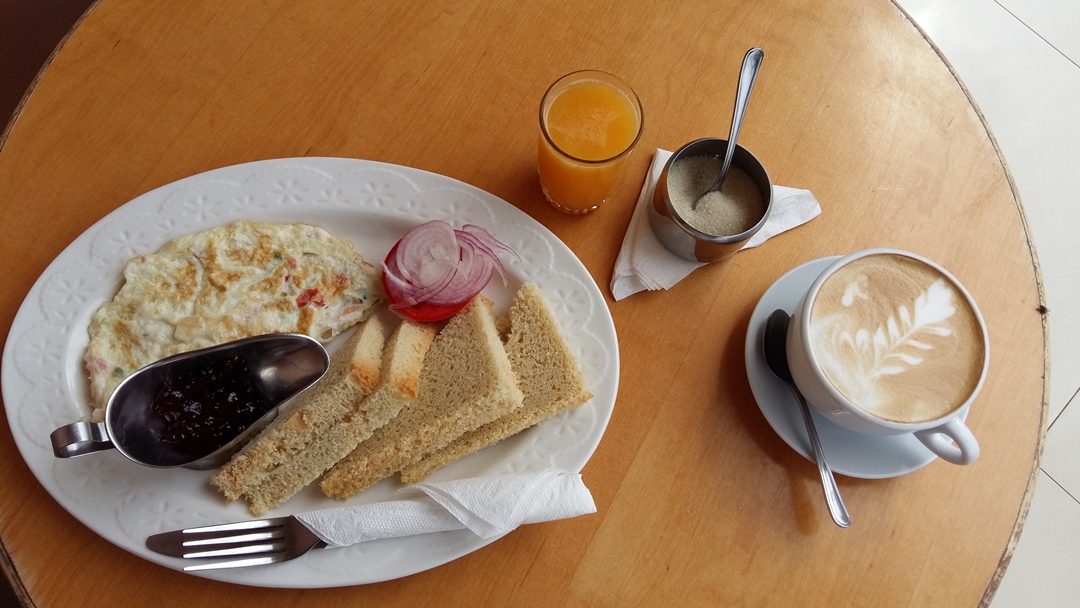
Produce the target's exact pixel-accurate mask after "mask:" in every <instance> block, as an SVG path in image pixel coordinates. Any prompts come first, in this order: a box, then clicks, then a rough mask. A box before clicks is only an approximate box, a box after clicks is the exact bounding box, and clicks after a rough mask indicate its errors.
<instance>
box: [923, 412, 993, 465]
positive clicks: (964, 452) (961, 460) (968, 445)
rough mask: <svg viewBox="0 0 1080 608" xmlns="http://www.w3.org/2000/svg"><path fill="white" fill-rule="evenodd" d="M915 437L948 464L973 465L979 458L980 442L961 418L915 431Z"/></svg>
mask: <svg viewBox="0 0 1080 608" xmlns="http://www.w3.org/2000/svg"><path fill="white" fill-rule="evenodd" d="M915 437H917V438H918V439H919V441H921V442H922V444H923V445H925V446H926V447H927V448H928V449H929V450H930V451H931V452H933V453H935V454H937V455H938V456H940V457H941V459H942V460H944V461H946V462H951V463H953V464H971V463H973V462H975V459H976V458H978V457H979V442H978V441H976V440H975V436H974V435H972V434H971V431H970V430H968V428H967V425H965V424H964V422H963V421H962V420H960V419H959V418H953V419H952V420H949V421H948V422H946V423H945V424H943V425H941V426H938V427H934V428H932V429H926V430H924V431H915ZM953 443H956V445H953Z"/></svg>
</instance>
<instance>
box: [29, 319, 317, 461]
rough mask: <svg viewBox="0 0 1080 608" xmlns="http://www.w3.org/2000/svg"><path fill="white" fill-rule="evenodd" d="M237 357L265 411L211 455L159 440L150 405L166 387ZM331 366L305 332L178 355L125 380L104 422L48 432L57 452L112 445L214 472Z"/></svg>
mask: <svg viewBox="0 0 1080 608" xmlns="http://www.w3.org/2000/svg"><path fill="white" fill-rule="evenodd" d="M236 357H238V358H239V360H241V361H243V363H244V364H245V365H246V369H247V373H245V374H243V375H242V376H243V377H238V378H236V379H235V380H236V381H237V383H240V382H245V383H247V386H248V387H249V388H250V390H252V391H253V392H254V393H255V394H257V395H258V396H259V397H260V398H261V399H260V401H261V402H262V403H263V404H265V407H266V411H265V413H263V414H261V415H259V416H258V418H257V419H256V420H255V421H254V422H253V423H250V424H249V425H247V426H246V427H244V428H242V429H239V430H238V432H237V434H236V435H235V436H234V437H232V438H231V439H228V440H227V441H226V442H225V443H224V445H221V446H220V447H217V448H216V449H212V451H209V452H208V453H198V452H195V453H191V452H187V451H182V450H178V449H174V448H171V447H170V446H169V445H167V443H166V442H164V441H163V439H162V436H163V430H164V427H163V425H164V423H163V421H162V418H161V416H160V415H159V414H157V413H156V412H155V411H154V408H153V407H152V406H153V403H154V399H155V396H156V395H157V394H158V392H159V390H160V389H161V387H162V386H163V385H164V384H165V383H166V381H167V380H171V379H175V378H177V377H178V376H183V375H186V374H192V373H196V372H197V371H198V370H207V369H211V370H212V369H215V368H218V367H220V366H222V365H223V364H224V362H225V361H226V360H227V359H228V358H233V359H232V360H234V361H235V360H237V359H236ZM329 367H330V357H329V355H328V354H327V352H326V349H325V348H323V346H322V344H320V343H319V342H318V341H317V340H315V339H314V338H311V337H309V336H306V335H303V334H266V335H261V336H254V337H251V338H243V339H240V340H235V341H232V342H227V343H225V344H221V345H218V346H211V347H209V348H203V349H199V350H193V351H190V352H186V353H181V354H178V355H173V356H171V357H167V358H165V359H162V360H160V361H156V362H154V363H151V364H149V365H147V366H145V367H142V368H140V369H139V370H137V371H135V372H134V373H132V374H131V375H130V376H128V377H127V378H124V380H123V381H122V382H121V383H120V384H119V385H118V386H117V387H116V390H114V391H113V393H112V396H111V397H109V401H108V403H107V404H106V406H105V421H104V422H86V421H82V422H76V423H73V424H68V425H65V426H62V427H60V428H58V429H56V430H55V431H53V432H52V433H51V434H50V435H49V439H50V441H51V442H52V447H53V454H55V455H56V457H57V458H72V457H75V456H82V455H85V454H91V453H93V452H99V451H102V450H109V449H113V448H115V449H116V450H117V451H118V452H120V453H121V454H123V455H124V456H125V457H127V458H128V459H129V460H132V461H133V462H136V463H138V464H141V465H145V466H149V467H157V468H169V467H186V468H190V469H211V468H216V467H218V466H220V465H222V464H224V463H225V462H226V461H227V460H228V459H229V457H230V456H232V454H233V453H235V452H236V451H237V450H238V449H239V448H240V447H242V446H243V445H244V443H246V442H247V440H248V439H249V438H251V437H252V436H253V435H254V434H255V433H257V432H258V431H260V430H262V429H263V428H264V427H265V426H266V425H267V424H268V423H269V422H270V421H271V420H273V419H274V417H275V416H277V412H278V409H279V408H280V407H281V406H282V405H283V404H284V403H285V402H286V401H288V400H289V399H291V398H293V397H295V396H296V395H298V394H299V393H301V392H302V391H304V390H305V389H307V388H308V387H309V386H311V385H312V384H314V383H315V382H317V381H318V380H319V379H320V378H322V377H323V375H324V374H325V373H326V370H327V369H328V368H329Z"/></svg>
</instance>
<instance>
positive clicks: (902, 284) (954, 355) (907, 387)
mask: <svg viewBox="0 0 1080 608" xmlns="http://www.w3.org/2000/svg"><path fill="white" fill-rule="evenodd" d="M809 329H810V333H809V337H810V340H811V344H812V345H813V346H812V348H813V352H814V356H815V358H816V360H817V362H818V364H819V366H820V367H821V369H822V371H823V372H824V374H825V376H826V378H828V380H829V382H830V383H832V385H833V386H834V387H835V388H836V390H837V391H839V392H840V393H841V394H842V395H844V396H845V397H846V398H847V399H848V400H849V401H851V402H852V403H854V404H855V405H856V406H858V407H859V408H861V409H863V410H865V411H866V412H868V413H870V414H872V415H874V416H877V417H879V418H884V419H887V420H892V421H896V422H922V421H926V420H934V419H937V418H941V417H942V416H945V415H946V414H948V413H950V412H951V411H953V410H955V409H956V408H958V407H960V406H961V405H963V403H964V402H965V401H966V400H967V398H968V396H969V395H970V394H971V393H972V392H973V391H974V389H975V387H976V386H977V384H978V381H979V378H980V376H981V374H982V367H983V362H984V358H985V352H984V345H983V338H982V328H981V326H980V325H979V322H978V319H977V316H976V314H975V312H974V310H973V309H972V308H971V306H970V304H969V303H968V301H967V300H966V299H965V298H964V297H963V295H962V294H961V293H960V292H959V291H958V289H957V287H956V286H955V285H954V284H953V283H952V282H951V281H950V280H949V279H948V278H947V277H945V276H944V275H942V274H941V273H940V272H938V271H937V270H936V269H934V268H933V267H931V266H929V265H926V264H924V263H922V262H920V261H918V260H915V259H912V258H908V257H905V256H900V255H895V254H878V255H872V256H867V257H864V258H860V259H857V260H855V261H853V262H851V263H849V264H848V265H846V266H844V267H843V268H841V269H839V270H837V271H836V272H834V273H833V274H832V275H831V276H830V277H829V278H828V279H827V280H826V281H825V283H824V284H823V285H822V287H821V289H820V291H819V292H818V295H817V297H816V298H815V300H814V304H813V307H812V310H811V314H810V328H809Z"/></svg>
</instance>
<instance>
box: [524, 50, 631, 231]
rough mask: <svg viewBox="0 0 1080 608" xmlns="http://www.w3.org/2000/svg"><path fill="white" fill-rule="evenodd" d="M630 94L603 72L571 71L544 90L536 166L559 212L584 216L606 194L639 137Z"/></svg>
mask: <svg viewBox="0 0 1080 608" xmlns="http://www.w3.org/2000/svg"><path fill="white" fill-rule="evenodd" d="M641 125H642V116H641V105H640V103H639V102H638V100H637V96H636V95H634V92H633V90H631V89H630V87H628V86H626V84H625V83H623V82H622V81H620V80H619V79H617V78H615V77H613V76H611V75H610V74H605V73H603V72H596V71H586V72H574V73H573V74H569V75H567V76H564V77H563V78H562V79H560V80H559V81H558V82H556V83H555V84H554V85H552V87H551V88H550V89H549V90H548V93H547V95H545V96H544V101H543V103H542V105H541V108H540V128H541V129H540V130H541V134H540V143H539V151H538V155H537V168H538V171H539V174H540V185H541V186H542V187H543V189H544V195H545V196H546V197H547V199H548V200H549V201H551V203H552V204H553V205H555V206H556V207H558V208H559V209H561V210H563V211H567V212H570V213H587V212H589V211H592V210H594V209H596V207H597V206H599V205H600V203H602V202H603V201H604V199H605V198H607V196H608V194H610V193H611V190H612V188H613V187H614V185H615V181H616V180H617V179H618V177H619V174H620V172H621V171H622V166H623V164H624V163H625V162H626V159H627V158H629V157H630V152H631V151H632V150H633V147H634V144H635V143H637V139H638V136H639V135H640V134H641Z"/></svg>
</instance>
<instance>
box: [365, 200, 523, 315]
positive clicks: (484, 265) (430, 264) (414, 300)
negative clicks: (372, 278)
mask: <svg viewBox="0 0 1080 608" xmlns="http://www.w3.org/2000/svg"><path fill="white" fill-rule="evenodd" d="M503 253H506V254H509V255H512V256H513V257H514V258H515V259H520V258H518V255H517V253H516V252H515V251H514V250H513V249H511V248H510V247H507V246H506V245H505V244H503V243H501V242H500V241H499V240H498V239H496V238H495V237H493V236H492V235H491V233H489V232H488V231H487V230H484V229H483V228H481V227H479V226H475V225H472V224H467V225H465V226H464V227H463V228H462V229H461V230H454V228H453V227H452V226H451V225H450V224H448V223H446V222H443V221H441V220H433V221H430V222H426V223H424V224H421V225H419V226H417V227H416V228H413V229H412V230H410V231H409V232H408V233H407V234H405V236H403V237H402V238H401V240H400V241H398V244H397V251H396V252H395V253H394V255H393V256H389V257H388V258H387V259H386V261H384V262H383V274H384V275H385V277H386V287H387V291H389V292H391V293H389V294H388V295H389V296H390V298H391V300H392V301H394V306H395V307H396V308H406V307H410V306H415V305H417V304H421V303H428V304H432V305H436V306H452V305H455V304H460V303H462V302H466V301H468V300H470V299H472V298H473V297H474V296H476V294H478V293H480V291H481V290H483V289H484V287H485V286H486V285H487V284H488V282H489V281H490V280H491V275H492V274H494V272H496V271H497V272H498V273H499V275H500V276H501V277H502V279H503V284H505V283H506V269H505V268H504V267H503V264H502V261H501V260H499V254H503Z"/></svg>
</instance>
